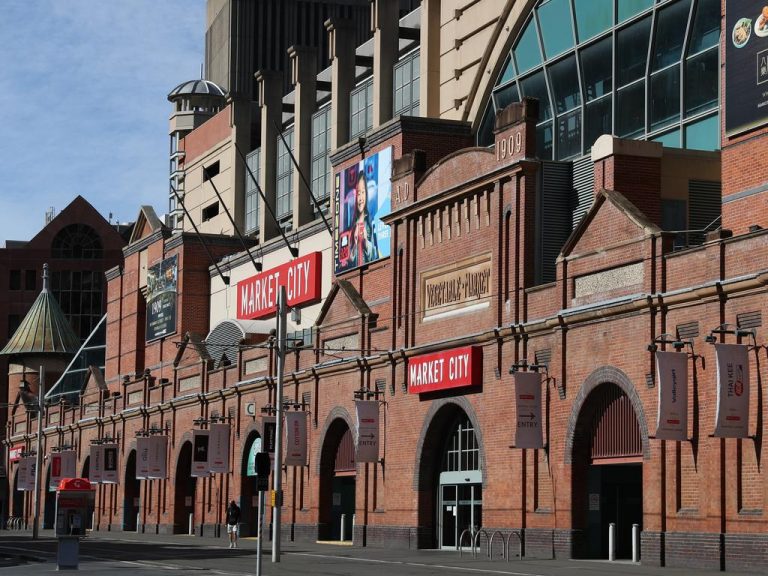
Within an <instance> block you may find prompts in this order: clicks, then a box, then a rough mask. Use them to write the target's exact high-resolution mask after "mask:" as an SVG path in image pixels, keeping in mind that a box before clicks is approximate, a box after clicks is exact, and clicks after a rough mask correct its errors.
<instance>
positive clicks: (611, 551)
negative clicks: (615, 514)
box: [608, 522, 616, 562]
mask: <svg viewBox="0 0 768 576" xmlns="http://www.w3.org/2000/svg"><path fill="white" fill-rule="evenodd" d="M614 560H616V524H615V523H614V522H611V523H610V524H608V561H609V562H613V561H614Z"/></svg>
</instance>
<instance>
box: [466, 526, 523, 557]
mask: <svg viewBox="0 0 768 576" xmlns="http://www.w3.org/2000/svg"><path fill="white" fill-rule="evenodd" d="M483 535H484V536H485V545H486V547H485V557H486V558H488V559H489V560H492V559H493V543H494V541H495V540H496V538H497V537H498V538H499V540H500V541H501V546H502V550H501V557H502V558H503V559H504V560H506V561H507V562H509V560H510V558H511V556H510V544H511V542H512V540H513V537H515V536H516V537H517V541H518V553H517V556H518V557H519V558H520V559H521V560H522V559H523V533H522V532H521V531H520V530H511V531H510V532H508V533H506V535H505V532H504V531H502V530H494V531H493V533H492V534H491V535H490V536H489V535H488V531H487V530H486V529H485V528H480V529H478V530H473V529H471V528H466V529H465V530H464V531H463V532H462V533H461V535H460V536H459V542H458V544H457V545H456V549H457V550H458V551H459V556H463V555H464V540H465V539H466V537H469V544H470V550H471V551H472V557H473V558H477V555H478V552H479V551H480V549H481V542H480V538H481V536H483Z"/></svg>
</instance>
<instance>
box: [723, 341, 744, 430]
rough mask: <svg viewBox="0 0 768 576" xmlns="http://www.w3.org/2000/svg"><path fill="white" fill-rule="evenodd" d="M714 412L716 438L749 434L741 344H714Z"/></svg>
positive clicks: (742, 348) (742, 345) (742, 346)
mask: <svg viewBox="0 0 768 576" xmlns="http://www.w3.org/2000/svg"><path fill="white" fill-rule="evenodd" d="M715 354H716V356H717V413H716V415H715V436H718V437H720V438H746V437H747V436H748V435H749V432H748V426H749V354H748V352H747V346H746V345H744V344H715Z"/></svg>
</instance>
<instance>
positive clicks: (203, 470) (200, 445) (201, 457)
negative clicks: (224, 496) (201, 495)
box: [191, 430, 209, 478]
mask: <svg viewBox="0 0 768 576" xmlns="http://www.w3.org/2000/svg"><path fill="white" fill-rule="evenodd" d="M208 436H209V435H208V430H195V431H194V432H193V441H192V470H191V475H192V476H196V477H198V478H200V477H205V476H208V475H209V472H208V443H209V442H208V441H209V437H208Z"/></svg>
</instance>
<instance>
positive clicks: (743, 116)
mask: <svg viewBox="0 0 768 576" xmlns="http://www.w3.org/2000/svg"><path fill="white" fill-rule="evenodd" d="M723 32H724V35H725V59H724V60H725V63H726V64H725V133H726V135H728V136H731V135H733V134H737V133H739V132H744V131H746V130H750V129H752V128H757V127H758V126H762V125H763V124H765V123H766V122H768V5H766V4H765V3H763V2H755V1H754V0H728V2H726V3H725V30H724V31H723Z"/></svg>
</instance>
